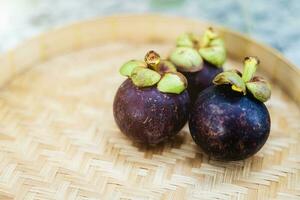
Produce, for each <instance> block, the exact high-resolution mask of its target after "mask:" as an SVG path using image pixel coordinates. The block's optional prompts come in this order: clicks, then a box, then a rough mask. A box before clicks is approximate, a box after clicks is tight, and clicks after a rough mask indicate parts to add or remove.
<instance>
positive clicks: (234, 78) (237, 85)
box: [213, 71, 246, 94]
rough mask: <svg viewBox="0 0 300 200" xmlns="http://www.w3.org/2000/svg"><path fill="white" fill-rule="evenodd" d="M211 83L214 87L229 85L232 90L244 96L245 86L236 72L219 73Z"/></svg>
mask: <svg viewBox="0 0 300 200" xmlns="http://www.w3.org/2000/svg"><path fill="white" fill-rule="evenodd" d="M213 83H214V84H215V85H224V84H231V88H232V90H234V91H237V92H242V93H243V94H246V85H245V83H244V81H243V79H242V78H241V77H240V76H239V75H238V74H237V73H236V71H225V72H222V73H219V74H218V75H217V76H216V77H215V78H214V80H213Z"/></svg>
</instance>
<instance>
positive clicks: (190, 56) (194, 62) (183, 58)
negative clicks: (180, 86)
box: [170, 47, 203, 72]
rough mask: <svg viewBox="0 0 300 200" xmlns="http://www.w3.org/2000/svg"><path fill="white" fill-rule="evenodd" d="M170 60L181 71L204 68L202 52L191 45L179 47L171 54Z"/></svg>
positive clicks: (193, 70) (194, 70)
mask: <svg viewBox="0 0 300 200" xmlns="http://www.w3.org/2000/svg"><path fill="white" fill-rule="evenodd" d="M170 61H171V62H172V63H174V64H175V65H176V66H177V68H178V69H179V70H180V71H185V72H196V71H199V70H201V69H202V67H203V65H202V64H203V60H202V58H201V56H200V54H199V53H198V52H197V51H196V50H195V49H193V48H190V47H177V48H176V49H174V51H172V52H171V54H170Z"/></svg>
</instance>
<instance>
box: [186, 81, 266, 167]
mask: <svg viewBox="0 0 300 200" xmlns="http://www.w3.org/2000/svg"><path fill="white" fill-rule="evenodd" d="M189 128H190V132H191V135H192V137H193V139H194V141H195V142H196V143H197V144H198V145H199V146H200V147H201V148H202V150H203V151H204V152H205V153H206V154H208V155H210V156H212V157H214V158H217V159H220V160H228V161H229V160H241V159H245V158H248V157H250V156H252V155H254V154H255V153H256V152H258V151H259V150H260V149H261V147H262V146H263V145H264V144H265V142H266V140H267V138H268V136H269V132H270V115H269V112H268V110H267V108H266V106H265V105H264V104H263V103H262V102H259V101H257V100H256V99H254V98H253V97H252V96H251V95H246V96H244V95H243V94H242V93H239V92H235V91H233V90H232V89H231V88H230V86H229V85H226V86H211V87H209V88H207V89H206V90H204V91H203V92H202V93H201V94H200V95H199V96H198V98H197V100H196V102H195V104H194V106H193V108H192V109H191V115H190V118H189Z"/></svg>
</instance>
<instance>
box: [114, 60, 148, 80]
mask: <svg viewBox="0 0 300 200" xmlns="http://www.w3.org/2000/svg"><path fill="white" fill-rule="evenodd" d="M136 67H144V68H146V67H147V64H146V63H145V62H144V61H141V60H130V61H128V62H126V63H124V64H123V65H122V66H121V68H120V70H119V72H120V74H121V75H123V76H128V77H129V76H130V75H131V73H132V71H133V70H134V69H135V68H136Z"/></svg>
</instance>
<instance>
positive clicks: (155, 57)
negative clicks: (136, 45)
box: [145, 50, 160, 71]
mask: <svg viewBox="0 0 300 200" xmlns="http://www.w3.org/2000/svg"><path fill="white" fill-rule="evenodd" d="M145 62H146V63H147V65H148V66H149V67H150V68H151V69H154V70H155V71H157V68H158V65H159V63H160V56H159V54H158V53H156V52H155V51H153V50H151V51H148V53H147V54H146V55H145Z"/></svg>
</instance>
